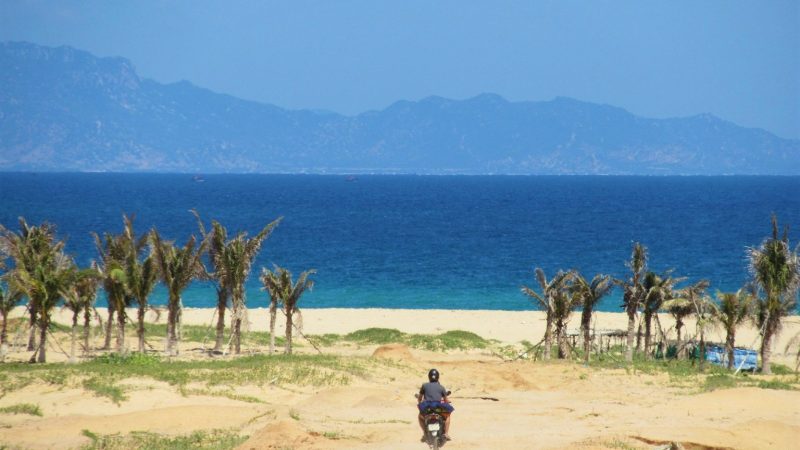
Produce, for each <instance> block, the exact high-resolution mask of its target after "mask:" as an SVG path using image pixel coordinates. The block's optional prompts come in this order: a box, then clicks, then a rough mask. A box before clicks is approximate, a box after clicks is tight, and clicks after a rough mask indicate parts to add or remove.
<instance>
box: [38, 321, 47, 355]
mask: <svg viewBox="0 0 800 450" xmlns="http://www.w3.org/2000/svg"><path fill="white" fill-rule="evenodd" d="M48 319H49V318H48V317H47V316H46V315H42V317H41V327H40V329H39V359H38V362H40V363H45V362H47V329H48V328H49V327H50V321H49V320H48Z"/></svg>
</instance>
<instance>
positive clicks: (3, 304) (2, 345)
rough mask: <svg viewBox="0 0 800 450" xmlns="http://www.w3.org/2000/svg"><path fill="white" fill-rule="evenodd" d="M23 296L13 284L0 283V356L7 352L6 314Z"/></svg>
mask: <svg viewBox="0 0 800 450" xmlns="http://www.w3.org/2000/svg"><path fill="white" fill-rule="evenodd" d="M23 298H25V294H24V293H23V292H22V291H20V290H18V289H15V288H14V287H13V286H9V285H7V284H6V286H5V288H4V287H3V284H0V318H1V319H2V321H3V323H2V324H0V358H2V357H4V356H5V355H6V353H7V352H8V314H9V313H10V312H11V310H13V309H14V308H15V307H16V306H17V305H18V304H19V303H20V302H21V301H22V299H23Z"/></svg>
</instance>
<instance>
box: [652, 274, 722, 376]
mask: <svg viewBox="0 0 800 450" xmlns="http://www.w3.org/2000/svg"><path fill="white" fill-rule="evenodd" d="M708 286H709V282H708V280H700V281H698V282H697V283H695V284H693V285H690V286H687V287H685V288H683V289H678V290H677V291H676V292H675V297H674V298H673V299H671V300H667V301H665V302H664V303H663V305H662V306H663V308H664V309H666V310H667V311H669V312H670V313H672V314H673V316H675V329H676V331H677V333H678V349H679V352H680V353H681V354H682V353H683V347H682V342H681V334H680V330H681V328H682V327H683V325H684V323H683V319H684V318H686V317H687V316H689V315H694V316H695V319H696V325H695V326H696V328H697V336H699V337H700V367H701V369H702V367H703V364H704V361H705V351H706V348H705V331H706V330H707V329H708V328H709V327H711V326H712V325H713V324H714V320H715V317H716V304H714V302H712V301H711V299H710V298H709V297H708V296H706V295H705V292H706V289H708Z"/></svg>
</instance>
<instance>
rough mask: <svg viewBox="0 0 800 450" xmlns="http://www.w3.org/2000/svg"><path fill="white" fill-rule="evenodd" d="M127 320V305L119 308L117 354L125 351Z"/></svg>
mask: <svg viewBox="0 0 800 450" xmlns="http://www.w3.org/2000/svg"><path fill="white" fill-rule="evenodd" d="M127 318H128V315H127V314H126V312H125V305H124V304H122V305H120V306H119V308H117V353H122V352H123V351H124V350H125V320H126V319H127Z"/></svg>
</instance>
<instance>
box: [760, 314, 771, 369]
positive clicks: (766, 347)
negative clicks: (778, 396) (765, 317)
mask: <svg viewBox="0 0 800 450" xmlns="http://www.w3.org/2000/svg"><path fill="white" fill-rule="evenodd" d="M770 325H771V324H769V323H767V326H766V328H765V329H764V338H763V339H762V340H761V373H763V374H764V375H771V374H772V367H771V365H770V358H771V356H772V335H773V331H772V328H771V327H770Z"/></svg>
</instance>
